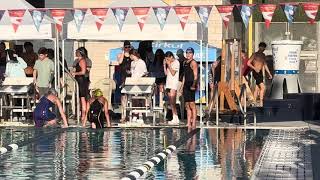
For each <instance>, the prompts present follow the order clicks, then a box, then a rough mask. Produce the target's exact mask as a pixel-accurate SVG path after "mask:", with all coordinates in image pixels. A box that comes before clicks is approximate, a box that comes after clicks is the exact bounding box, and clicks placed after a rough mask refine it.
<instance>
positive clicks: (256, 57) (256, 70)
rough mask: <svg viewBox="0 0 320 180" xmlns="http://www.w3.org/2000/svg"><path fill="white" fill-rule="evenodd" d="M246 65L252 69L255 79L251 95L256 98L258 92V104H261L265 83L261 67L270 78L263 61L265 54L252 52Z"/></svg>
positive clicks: (270, 77) (270, 76)
mask: <svg viewBox="0 0 320 180" xmlns="http://www.w3.org/2000/svg"><path fill="white" fill-rule="evenodd" d="M247 65H248V66H249V67H250V68H251V69H252V70H253V71H252V75H253V77H254V79H255V80H256V88H255V90H254V93H253V97H254V99H255V100H256V99H257V97H258V94H259V97H260V106H263V98H264V91H265V85H264V83H263V68H264V69H265V70H266V71H267V73H268V75H269V79H272V75H271V73H270V71H269V68H268V66H267V64H266V62H265V55H264V54H263V53H262V52H256V53H254V54H253V55H252V56H251V57H250V59H249V61H248V63H247Z"/></svg>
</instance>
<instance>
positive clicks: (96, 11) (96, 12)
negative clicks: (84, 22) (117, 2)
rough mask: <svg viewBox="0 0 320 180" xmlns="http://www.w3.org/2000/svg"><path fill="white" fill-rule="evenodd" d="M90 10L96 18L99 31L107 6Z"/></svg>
mask: <svg viewBox="0 0 320 180" xmlns="http://www.w3.org/2000/svg"><path fill="white" fill-rule="evenodd" d="M90 10H91V12H92V14H93V15H94V17H95V19H96V25H97V28H98V31H100V29H101V27H102V25H103V23H104V20H105V19H106V16H107V13H108V8H91V9H90Z"/></svg>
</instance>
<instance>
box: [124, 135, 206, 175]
mask: <svg viewBox="0 0 320 180" xmlns="http://www.w3.org/2000/svg"><path fill="white" fill-rule="evenodd" d="M199 130H200V129H194V130H193V131H191V132H190V133H189V134H188V135H187V137H186V138H181V139H179V140H178V141H177V142H176V143H174V145H170V146H168V147H167V148H166V149H165V150H163V151H162V152H160V153H158V154H157V155H155V156H154V157H152V158H151V159H149V160H148V161H147V162H145V163H143V164H142V165H141V166H139V167H137V168H136V169H134V170H133V171H131V172H130V173H129V174H128V175H127V176H125V177H123V178H122V179H121V180H136V179H138V178H140V177H141V176H143V175H144V174H145V173H146V172H148V171H150V170H151V169H152V168H153V167H154V166H156V165H158V164H159V163H160V162H161V161H163V160H164V159H166V158H167V157H168V156H170V155H171V154H172V153H173V152H174V151H176V150H177V148H178V147H179V146H181V145H182V144H184V143H185V142H186V141H187V140H188V139H189V138H190V137H192V136H194V135H195V134H196V133H197V132H198V131H199Z"/></svg>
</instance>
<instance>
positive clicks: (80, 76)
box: [72, 47, 89, 126]
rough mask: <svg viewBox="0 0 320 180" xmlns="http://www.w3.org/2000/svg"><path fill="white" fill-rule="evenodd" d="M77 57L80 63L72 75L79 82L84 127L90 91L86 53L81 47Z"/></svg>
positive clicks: (77, 51)
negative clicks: (87, 98)
mask: <svg viewBox="0 0 320 180" xmlns="http://www.w3.org/2000/svg"><path fill="white" fill-rule="evenodd" d="M76 57H77V61H78V63H77V64H76V67H75V72H73V73H72V75H73V76H74V77H75V79H76V80H77V82H78V86H79V96H80V100H81V121H82V125H83V126H85V124H84V123H85V119H86V108H87V102H86V97H87V96H88V94H89V90H88V88H89V87H88V80H87V78H86V76H85V74H86V71H87V63H86V58H87V56H86V53H85V50H84V47H80V48H78V49H77V50H76Z"/></svg>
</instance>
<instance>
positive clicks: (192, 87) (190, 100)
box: [180, 47, 198, 127]
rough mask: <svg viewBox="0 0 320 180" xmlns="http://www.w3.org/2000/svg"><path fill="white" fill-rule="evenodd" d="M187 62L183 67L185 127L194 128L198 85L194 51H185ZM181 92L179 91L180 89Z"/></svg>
mask: <svg viewBox="0 0 320 180" xmlns="http://www.w3.org/2000/svg"><path fill="white" fill-rule="evenodd" d="M186 56H187V61H185V63H184V65H183V70H184V76H183V81H182V83H183V86H182V87H183V90H182V91H183V98H184V102H185V106H186V110H187V126H188V127H196V120H197V108H196V103H195V93H196V89H197V84H198V64H197V62H196V61H195V60H194V58H193V56H194V49H193V48H191V47H190V48H188V49H187V50H186ZM180 91H181V89H180Z"/></svg>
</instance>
